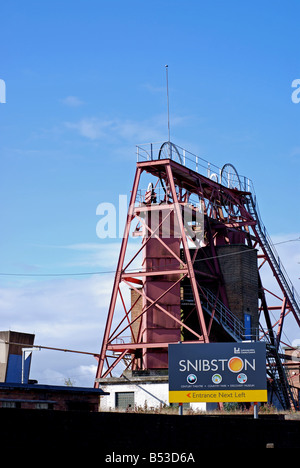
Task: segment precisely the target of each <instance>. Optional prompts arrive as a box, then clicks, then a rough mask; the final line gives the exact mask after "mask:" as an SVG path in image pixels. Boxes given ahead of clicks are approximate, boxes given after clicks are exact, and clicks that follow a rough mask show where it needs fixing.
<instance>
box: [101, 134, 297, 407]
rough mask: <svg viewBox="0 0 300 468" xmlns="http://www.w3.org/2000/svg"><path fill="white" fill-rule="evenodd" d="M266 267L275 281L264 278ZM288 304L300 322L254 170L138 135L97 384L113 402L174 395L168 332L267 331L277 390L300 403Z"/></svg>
mask: <svg viewBox="0 0 300 468" xmlns="http://www.w3.org/2000/svg"><path fill="white" fill-rule="evenodd" d="M131 237H132V238H133V239H134V241H135V242H134V244H133V243H132V245H135V246H136V250H135V252H134V254H130V255H129V249H128V243H129V241H130V240H131ZM138 241H139V242H138ZM137 261H139V266H138V267H133V266H134V265H135V264H136V263H137ZM266 268H268V269H270V272H271V275H272V278H273V281H274V285H273V286H274V289H273V290H272V291H270V290H269V288H268V289H267V288H266V287H265V286H264V283H263V275H262V274H261V272H262V270H264V269H266ZM124 288H127V290H129V291H130V299H129V300H128V301H127V302H126V297H128V294H127V295H126V293H125V292H124ZM287 315H289V316H290V317H292V318H293V321H294V326H295V327H299V326H300V300H299V295H298V293H297V291H296V290H295V288H294V286H293V284H292V283H291V281H290V279H289V277H288V275H287V273H286V271H285V269H284V267H283V265H282V262H281V260H280V258H279V256H278V254H277V252H276V250H275V246H274V244H273V243H272V240H271V238H270V236H269V235H268V233H267V230H266V227H265V225H264V224H263V221H262V217H261V215H260V212H259V208H258V201H257V198H256V194H255V191H254V186H253V183H252V181H251V180H250V179H249V178H247V177H245V176H241V175H240V174H239V173H238V171H237V170H236V169H235V168H234V167H233V166H232V164H230V163H226V164H224V166H223V167H222V168H219V167H216V166H214V165H213V164H212V163H209V162H208V161H205V160H203V159H201V158H200V157H198V156H196V155H194V154H192V153H190V152H188V151H187V150H185V149H183V148H180V147H178V146H176V145H174V144H173V143H171V142H169V141H168V142H165V143H163V144H159V145H155V144H149V145H145V146H142V147H141V146H140V147H137V163H136V171H135V176H134V180H133V185H132V189H131V199H130V203H129V208H128V213H127V221H126V225H125V230H124V236H123V239H122V244H121V249H120V254H119V260H118V265H117V268H116V275H115V280H114V284H113V287H112V295H111V302H110V307H109V310H108V315H107V322H106V328H105V332H104V336H103V341H102V347H101V351H100V359H99V363H98V369H97V374H96V377H95V387H96V388H98V387H99V386H100V387H101V388H103V389H104V390H105V391H108V392H109V393H110V397H109V398H108V399H107V401H106V403H105V404H106V405H107V407H120V408H122V407H123V408H124V407H126V406H127V407H130V406H133V405H140V406H143V403H144V404H148V405H149V406H158V405H162V404H168V393H167V389H168V346H169V345H170V344H173V343H178V342H180V343H183V345H184V343H198V344H199V345H201V343H216V342H220V343H221V342H234V343H239V342H244V341H250V342H251V341H253V342H257V341H263V342H264V343H265V344H266V349H267V358H266V379H267V385H268V402H269V403H270V404H273V405H276V406H278V407H279V408H281V409H288V410H289V409H292V410H295V411H298V410H299V386H297V385H296V384H295V382H296V377H295V374H294V379H293V380H292V379H291V373H290V371H289V368H290V367H289V364H287V363H290V361H291V360H293V364H294V372H298V375H299V358H294V357H293V358H292V357H290V358H289V356H288V355H287V354H285V353H284V351H283V346H284V342H282V337H283V336H284V334H283V331H284V330H285V326H286V320H285V318H286V316H287ZM291 349H293V348H292V347H291ZM295 368H296V371H295ZM142 395H143V396H142ZM191 405H198V406H197V407H201V408H207V405H206V404H199V403H198V404H196V403H193V404H191Z"/></svg>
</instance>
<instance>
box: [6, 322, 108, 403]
mask: <svg viewBox="0 0 300 468" xmlns="http://www.w3.org/2000/svg"><path fill="white" fill-rule="evenodd" d="M34 338H35V336H34V335H33V334H30V333H22V332H16V331H11V330H8V331H1V332H0V408H13V409H42V410H54V411H88V412H98V411H99V410H100V404H101V397H103V396H105V395H108V393H106V392H104V391H103V390H102V389H95V388H86V387H73V386H60V385H41V384H38V382H36V381H33V380H30V378H29V377H30V364H31V356H32V353H31V350H32V348H33V346H34Z"/></svg>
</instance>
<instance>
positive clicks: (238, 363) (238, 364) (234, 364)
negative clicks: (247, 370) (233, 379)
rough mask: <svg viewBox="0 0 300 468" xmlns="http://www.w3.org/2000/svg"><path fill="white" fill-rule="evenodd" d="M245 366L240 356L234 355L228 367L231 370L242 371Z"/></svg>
mask: <svg viewBox="0 0 300 468" xmlns="http://www.w3.org/2000/svg"><path fill="white" fill-rule="evenodd" d="M243 367H244V363H243V361H242V360H241V358H239V357H236V356H235V357H232V358H231V359H229V361H228V369H229V370H231V372H240V371H241V370H242V369H243Z"/></svg>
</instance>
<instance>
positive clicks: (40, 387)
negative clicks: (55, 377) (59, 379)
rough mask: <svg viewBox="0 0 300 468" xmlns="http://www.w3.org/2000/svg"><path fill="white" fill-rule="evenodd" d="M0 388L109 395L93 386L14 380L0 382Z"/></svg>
mask: <svg viewBox="0 0 300 468" xmlns="http://www.w3.org/2000/svg"><path fill="white" fill-rule="evenodd" d="M1 389H11V390H34V391H43V390H47V391H49V392H67V393H90V394H92V393H94V394H99V395H109V393H108V392H104V391H103V390H102V389H101V388H94V387H72V386H68V385H44V384H22V383H14V382H0V390H1Z"/></svg>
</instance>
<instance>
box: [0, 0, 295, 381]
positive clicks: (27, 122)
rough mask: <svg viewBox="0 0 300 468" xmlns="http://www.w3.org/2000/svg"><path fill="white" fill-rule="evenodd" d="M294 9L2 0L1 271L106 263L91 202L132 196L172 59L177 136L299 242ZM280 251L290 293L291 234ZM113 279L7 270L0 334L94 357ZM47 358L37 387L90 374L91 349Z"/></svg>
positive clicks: (113, 243) (161, 111) (111, 256)
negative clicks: (240, 182) (139, 150)
mask: <svg viewBox="0 0 300 468" xmlns="http://www.w3.org/2000/svg"><path fill="white" fill-rule="evenodd" d="M299 13H300V4H299V2H297V1H285V2H283V1H263V2H261V1H253V2H242V1H237V0H236V1H233V0H228V1H226V2H221V1H214V2H204V1H202V0H197V1H196V0H190V1H185V2H183V1H177V0H173V1H162V0H161V1H156V0H151V1H146V0H145V1H132V0H127V1H126V2H125V1H121V0H115V1H114V0H111V1H109V2H108V1H105V2H104V1H101V0H99V1H91V0H87V1H76V2H71V1H68V0H67V1H64V2H61V1H57V0H52V1H51V2H50V1H48V0H44V1H31V0H29V1H26V2H24V1H10V2H5V3H4V4H3V5H2V6H1V28H0V79H3V80H4V81H5V83H6V103H5V104H3V103H1V104H0V196H1V202H0V207H1V208H0V209H1V233H0V242H1V260H0V272H2V273H10V274H15V273H21V274H49V273H63V274H64V273H78V272H83V271H101V270H103V271H108V270H109V271H110V270H112V269H113V268H114V267H115V262H116V258H117V255H118V242H117V241H118V240H116V239H113V240H112V239H109V240H107V241H104V240H100V239H99V238H98V237H97V235H96V225H97V221H98V217H97V215H96V208H97V206H98V204H99V203H103V202H109V203H113V204H115V205H117V202H118V196H119V194H129V191H130V189H131V185H132V180H133V175H134V171H135V161H136V156H135V145H136V144H139V143H144V142H150V141H165V140H167V138H168V131H167V101H166V80H165V65H166V64H168V67H169V68H168V70H169V94H170V123H171V140H172V141H173V142H174V143H177V144H178V145H180V146H183V147H185V148H186V149H188V150H190V151H192V152H194V153H196V154H198V155H199V156H202V157H204V158H205V159H207V160H209V161H211V162H212V163H214V164H216V165H218V166H222V165H223V164H225V163H227V162H230V163H232V164H234V165H235V166H236V168H237V169H238V171H239V172H240V173H242V174H244V175H247V176H248V177H250V178H251V179H252V180H253V182H254V186H255V190H256V194H257V197H258V203H259V207H260V211H261V215H262V218H263V220H264V223H265V225H266V227H267V230H268V232H269V234H270V235H271V237H273V239H274V240H277V241H280V240H282V239H285V240H290V239H294V238H297V237H299V232H300V226H299V206H298V200H299V198H300V197H299V170H300V131H299V129H300V103H299V104H295V103H293V102H292V100H291V94H292V91H293V90H292V88H291V83H292V81H293V80H294V79H297V78H300V51H299V39H300V37H299V36H300V33H299ZM280 249H281V250H280ZM278 251H279V254H280V255H281V257H282V261H283V263H284V264H285V265H286V269H287V271H288V272H289V274H290V277H291V279H292V280H293V282H294V284H295V286H296V287H297V288H298V289H299V287H298V284H299V283H298V284H297V281H299V280H298V278H299V276H300V275H299V265H298V261H300V258H299V243H298V244H297V243H289V244H283V245H282V246H278ZM111 286H112V276H111V275H109V274H107V275H102V276H101V277H100V276H84V277H78V278H77V277H71V276H70V277H24V276H13V277H11V276H5V275H3V276H1V282H0V289H1V292H2V299H0V307H1V310H2V312H1V315H2V317H3V321H2V324H1V325H0V328H1V329H6V328H11V329H16V328H17V327H19V328H22V330H23V331H28V332H35V333H36V342H37V343H39V344H42V345H49V346H52V345H53V346H58V347H66V348H71V349H84V350H86V351H92V352H97V351H98V350H99V348H100V345H101V340H102V331H103V323H104V322H105V318H106V311H107V301H108V300H109V293H110V290H111ZM45 354H46V353H45ZM51 356H52V354H51V353H50V357H48V354H47V359H46V360H45V361H43V365H41V366H40V367H39V366H38V365H37V367H36V369H34V371H35V372H36V375H38V377H39V379H40V380H44V381H45V383H57V382H53V379H54V380H55V378H57V379H59V378H61V376H65V377H70V378H73V379H74V380H75V381H76V380H77V382H78V383H84V382H86V381H87V380H85V377H84V375H83V374H84V372H85V371H87V375H88V378H89V379H91V376H92V374H93V371H94V367H93V365H94V363H93V362H91V361H90V358H82V363H80V364H78V356H76V361H75V358H73V357H68V359H71V360H72V359H73V360H74V366H73V361H72V364H68V363H66V361H65V359H67V358H65V357H64V359H62V358H61V357H60V358H59V365H58V362H57V360H55V358H52V357H51ZM39 359H40V360H41V361H42V357H41V358H40V357H39ZM51 359H53V361H54V362H53V363H52V362H51ZM55 366H57V367H59V369H57V368H56V369H55ZM80 366H81V367H80ZM79 367H80V369H79ZM82 369H84V370H82ZM51 379H52V380H51Z"/></svg>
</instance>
